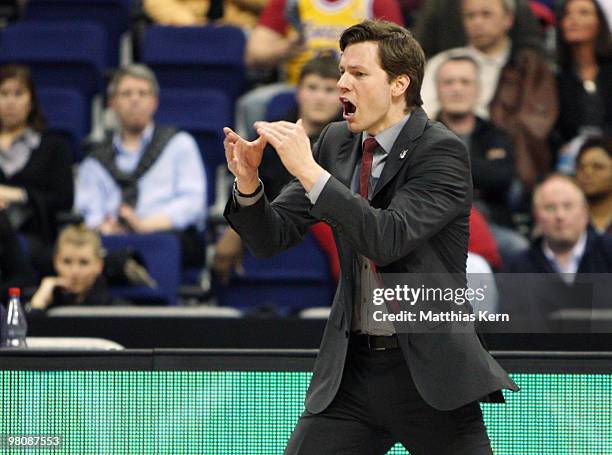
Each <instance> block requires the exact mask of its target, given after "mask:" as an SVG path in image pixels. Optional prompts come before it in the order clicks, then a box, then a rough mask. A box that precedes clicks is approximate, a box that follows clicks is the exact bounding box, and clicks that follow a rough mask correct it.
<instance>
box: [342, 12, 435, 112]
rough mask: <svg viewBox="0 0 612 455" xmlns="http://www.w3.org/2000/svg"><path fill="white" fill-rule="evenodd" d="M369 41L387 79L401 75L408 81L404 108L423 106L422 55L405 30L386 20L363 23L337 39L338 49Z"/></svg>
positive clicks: (421, 50) (423, 64)
mask: <svg viewBox="0 0 612 455" xmlns="http://www.w3.org/2000/svg"><path fill="white" fill-rule="evenodd" d="M366 41H373V42H375V43H377V44H378V59H379V60H380V66H381V67H382V69H383V70H384V71H385V72H386V73H387V75H388V76H389V80H391V79H395V78H396V77H397V76H400V75H402V74H406V75H408V77H409V78H410V86H409V87H408V90H406V107H417V106H421V105H422V104H423V100H422V98H421V84H422V83H423V73H424V71H425V53H424V52H423V49H422V48H421V45H420V44H419V43H418V41H417V40H416V39H414V37H413V36H412V34H411V33H410V32H409V31H408V30H406V29H405V28H403V27H401V26H399V25H397V24H394V23H392V22H388V21H372V20H367V21H363V22H361V23H359V24H356V25H353V26H352V27H349V28H347V29H346V30H345V31H344V32H343V33H342V36H341V37H340V50H341V51H344V49H345V48H346V47H347V46H350V45H351V44H357V43H363V42H366Z"/></svg>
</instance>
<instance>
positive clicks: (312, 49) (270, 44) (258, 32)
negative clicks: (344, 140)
mask: <svg viewBox="0 0 612 455" xmlns="http://www.w3.org/2000/svg"><path fill="white" fill-rule="evenodd" d="M372 18H376V19H386V20H389V21H392V22H396V23H398V24H403V18H402V13H401V11H400V7H399V4H398V2H397V0H371V1H370V0H270V1H269V3H268V4H267V6H266V8H265V9H264V10H263V12H262V14H261V16H260V18H259V22H258V24H257V26H256V27H255V28H254V29H253V32H252V33H251V35H250V36H249V39H248V41H247V48H246V54H245V61H246V64H247V66H248V67H250V68H255V69H262V68H263V69H273V68H277V67H278V66H279V65H281V64H282V68H281V72H282V76H281V78H280V79H281V81H280V82H279V83H278V84H272V85H267V86H263V87H259V88H257V89H255V90H253V91H251V92H249V93H247V94H246V95H244V96H243V97H242V98H241V99H239V100H238V104H237V107H236V109H237V112H236V129H237V132H238V133H239V134H241V135H244V136H245V137H249V138H254V136H255V133H254V131H253V128H252V125H253V122H255V121H257V120H263V117H264V113H265V106H266V105H267V103H268V101H269V100H270V99H271V98H272V97H273V96H274V95H275V94H276V93H278V92H279V91H282V90H286V89H287V88H288V87H290V86H294V85H296V84H297V83H298V82H299V75H300V71H301V69H302V66H303V65H304V64H305V63H306V62H307V61H308V60H310V59H312V58H313V57H315V56H316V55H317V54H320V53H321V52H328V51H330V50H331V51H334V52H337V53H339V52H340V49H339V48H338V39H339V38H340V34H341V33H342V31H343V30H344V29H346V28H347V27H349V26H351V25H353V24H356V23H358V22H360V21H362V20H364V19H372Z"/></svg>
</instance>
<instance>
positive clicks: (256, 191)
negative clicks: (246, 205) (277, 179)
mask: <svg viewBox="0 0 612 455" xmlns="http://www.w3.org/2000/svg"><path fill="white" fill-rule="evenodd" d="M262 188H263V184H262V183H261V180H259V179H257V188H255V190H254V191H252V192H250V193H243V192H242V191H240V189H239V188H238V183H236V184H235V186H234V191H236V194H237V195H238V196H240V197H245V198H250V197H255V196H257V194H259V192H260V191H261V190H262Z"/></svg>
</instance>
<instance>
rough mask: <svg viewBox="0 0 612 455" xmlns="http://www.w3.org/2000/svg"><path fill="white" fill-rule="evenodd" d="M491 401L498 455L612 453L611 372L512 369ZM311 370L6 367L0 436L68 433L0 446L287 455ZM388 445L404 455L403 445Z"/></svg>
mask: <svg viewBox="0 0 612 455" xmlns="http://www.w3.org/2000/svg"><path fill="white" fill-rule="evenodd" d="M512 377H513V378H514V380H515V381H516V382H517V383H518V384H519V385H520V386H521V387H522V391H521V392H519V393H507V394H506V399H507V404H505V405H491V404H486V405H483V410H484V415H485V420H486V423H487V427H488V430H489V435H490V437H491V439H492V441H493V447H494V450H495V453H496V454H497V455H502V454H508V455H529V454H534V455H535V454H537V455H554V454H563V455H590V454H593V455H606V454H607V455H609V454H612V375H591V374H513V375H512ZM309 378H310V373H306V372H255V371H254V372H232V371H222V372H214V371H195V372H169V371H156V372H142V371H138V372H127V371H57V372H47V371H2V372H0V394H1V395H0V435H4V437H6V436H7V435H45V436H60V437H61V438H62V442H61V446H60V447H59V448H56V449H53V450H51V449H49V448H44V449H43V448H28V449H24V448H11V449H9V448H6V447H4V448H0V453H2V454H18V453H23V454H38V453H40V454H51V453H52V454H58V455H59V454H75V455H77V454H78V455H88V454H113V455H115V454H117V455H127V454H138V455H142V454H168V455H173V454H177V455H178V454H180V455H186V454H206V455H213V454H218V455H256V454H261V455H272V454H281V453H282V451H283V447H284V444H285V442H286V440H287V438H288V437H289V435H290V433H291V430H292V428H293V426H294V425H295V423H296V421H297V419H298V417H299V415H300V413H301V411H302V402H303V399H304V394H305V392H306V388H307V385H308V380H309ZM389 453H392V454H399V453H406V452H405V451H404V450H403V449H401V448H400V447H395V448H393V450H392V451H391V452H389Z"/></svg>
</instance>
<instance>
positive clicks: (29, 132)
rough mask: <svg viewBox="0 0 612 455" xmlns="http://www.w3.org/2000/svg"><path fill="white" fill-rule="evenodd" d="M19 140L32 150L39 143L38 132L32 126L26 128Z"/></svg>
mask: <svg viewBox="0 0 612 455" xmlns="http://www.w3.org/2000/svg"><path fill="white" fill-rule="evenodd" d="M19 140H21V141H23V142H24V144H25V145H27V147H28V148H29V149H30V150H34V149H36V148H38V146H39V145H40V133H39V132H38V131H35V130H33V129H32V128H26V129H25V130H24V131H23V134H22V135H21V138H20V139H19Z"/></svg>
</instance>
